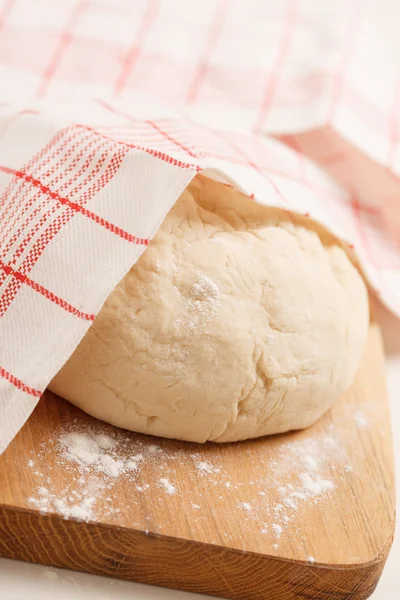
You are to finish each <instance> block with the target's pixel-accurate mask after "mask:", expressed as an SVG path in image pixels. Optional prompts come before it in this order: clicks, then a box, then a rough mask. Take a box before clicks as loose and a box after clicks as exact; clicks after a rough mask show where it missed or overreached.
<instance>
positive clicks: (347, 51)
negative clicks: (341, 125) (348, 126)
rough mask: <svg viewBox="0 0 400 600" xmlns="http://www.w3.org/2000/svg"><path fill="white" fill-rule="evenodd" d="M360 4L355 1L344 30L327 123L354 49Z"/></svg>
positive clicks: (333, 114)
mask: <svg viewBox="0 0 400 600" xmlns="http://www.w3.org/2000/svg"><path fill="white" fill-rule="evenodd" d="M348 6H351V3H350V2H349V3H348ZM361 6H362V0H359V1H358V2H356V3H355V8H354V12H352V13H351V14H350V20H349V24H348V28H347V30H346V33H345V35H344V36H343V39H345V40H347V43H346V44H344V50H343V54H342V58H341V60H340V62H339V65H338V68H337V71H336V74H335V76H334V79H333V91H332V101H331V105H330V108H329V112H328V123H332V121H333V117H334V116H335V111H336V108H337V105H338V103H339V100H340V96H341V93H342V89H343V85H344V82H345V78H346V71H347V68H348V66H349V64H350V59H351V55H352V53H353V51H354V46H355V40H356V32H357V31H358V32H359V31H360V25H361V16H360V10H361Z"/></svg>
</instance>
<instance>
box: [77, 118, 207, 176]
mask: <svg viewBox="0 0 400 600" xmlns="http://www.w3.org/2000/svg"><path fill="white" fill-rule="evenodd" d="M76 127H82V128H83V129H87V131H92V132H93V133H95V134H96V135H98V136H100V137H102V138H104V139H106V140H110V142H115V143H116V144H121V145H122V146H126V147H127V148H132V149H133V150H140V151H142V152H146V153H147V154H150V155H151V156H154V157H155V158H159V159H160V160H162V161H164V162H166V163H169V164H171V165H174V166H175V167H180V168H181V169H194V170H195V171H196V172H197V173H198V172H199V171H201V170H202V169H201V167H199V166H198V165H194V164H190V163H185V162H183V161H182V160H178V159H176V158H173V157H172V156H169V154H165V152H161V151H160V150H154V149H153V148H146V147H145V146H138V145H137V144H131V143H129V142H124V141H123V140H119V139H117V138H113V137H111V136H110V135H106V134H105V133H103V132H101V131H97V130H96V129H94V127H90V126H89V125H83V124H79V123H77V124H76Z"/></svg>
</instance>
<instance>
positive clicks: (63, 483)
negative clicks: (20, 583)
mask: <svg viewBox="0 0 400 600" xmlns="http://www.w3.org/2000/svg"><path fill="white" fill-rule="evenodd" d="M71 430H72V431H81V430H84V431H91V432H97V433H99V432H105V433H107V434H109V435H112V436H113V438H114V440H115V441H116V442H118V443H120V453H121V456H122V454H124V456H125V458H127V457H129V456H130V455H131V454H136V455H137V453H138V452H140V453H141V454H142V455H143V457H144V458H143V460H141V461H139V462H140V465H139V468H138V469H137V470H136V471H133V472H129V473H122V474H121V475H119V476H118V477H108V478H106V485H105V487H103V488H101V489H97V491H96V492H95V496H96V498H95V500H96V501H95V510H94V514H93V516H92V518H91V520H90V522H80V521H77V520H76V519H73V518H70V519H69V520H65V519H64V518H63V516H62V515H60V514H57V510H56V509H55V508H54V506H52V504H51V503H50V509H49V512H48V514H41V513H40V511H39V509H38V508H37V507H35V504H34V501H36V500H37V499H38V498H40V492H39V490H40V489H41V488H43V487H45V488H46V490H48V491H49V492H50V495H51V496H52V497H63V496H65V494H66V490H68V494H70V492H71V490H73V491H77V492H78V493H79V492H80V487H82V488H85V487H86V488H87V486H90V485H92V484H93V482H96V481H97V482H98V480H99V478H101V477H102V475H101V474H99V473H98V472H96V471H95V469H94V468H89V469H88V471H87V472H86V473H84V475H83V476H82V469H80V468H79V467H78V466H77V465H76V464H75V463H73V462H71V461H68V460H66V459H65V456H64V455H63V454H62V452H61V448H60V442H59V440H60V436H62V435H63V434H64V433H65V432H66V431H71ZM28 461H32V462H28ZM314 463H315V464H314ZM304 477H306V479H304ZM307 478H308V479H307ZM162 479H167V480H168V482H170V483H171V484H172V485H173V488H174V493H167V491H166V489H165V486H163V485H161V483H160V482H161V480H162ZM308 480H309V481H311V483H312V484H315V483H316V484H318V485H317V489H316V490H314V489H313V487H312V486H311V491H310V489H308V488H309V487H310V486H308V487H307V481H308ZM304 481H306V484H305V487H304ZM321 481H322V482H331V483H330V485H327V486H326V490H325V491H323V492H321V491H320V487H318V486H319V484H320V483H321ZM290 486H292V487H291V488H290ZM317 492H318V493H317ZM107 498H108V500H107ZM32 499H33V500H32ZM32 502H33V503H32ZM394 506H395V502H394V477H393V464H392V446H391V433H390V423H389V415H388V406H387V399H386V389H385V377H384V362H383V351H382V344H381V339H380V333H379V330H378V328H377V326H375V325H372V326H371V330H370V336H369V340H368V344H367V348H366V351H365V355H364V358H363V362H362V365H361V368H360V370H359V373H358V375H357V378H356V381H355V383H354V385H353V386H352V388H351V390H350V391H349V392H348V393H347V394H346V396H345V397H344V398H342V400H341V401H340V402H339V403H338V404H337V405H336V406H335V407H334V408H333V410H331V411H330V413H329V414H327V415H326V416H325V417H324V418H323V419H321V420H320V421H319V422H318V423H317V424H316V425H315V426H314V427H312V428H310V429H308V430H307V431H303V432H294V433H290V434H285V435H281V436H274V437H272V438H266V439H261V440H255V441H249V442H244V443H240V444H228V445H216V444H208V445H205V446H197V445H194V444H188V443H179V442H174V441H171V440H162V439H156V438H151V437H146V436H142V435H137V434H133V433H129V432H125V431H122V430H117V429H116V428H114V427H112V426H108V425H105V424H103V423H100V422H98V421H96V420H95V419H93V418H91V417H89V416H87V415H85V414H84V413H82V412H81V411H79V410H78V409H77V408H75V407H73V406H72V405H70V404H69V403H67V402H65V401H63V400H61V399H59V398H57V397H56V396H54V395H53V394H50V393H48V394H46V395H45V398H43V399H42V401H41V402H40V403H39V405H38V407H37V409H36V410H35V411H34V413H33V415H32V417H31V418H30V420H29V422H28V423H27V424H26V425H25V427H24V428H23V430H22V431H21V432H20V433H19V434H18V436H17V437H16V439H15V440H14V441H13V443H12V444H11V445H10V447H9V448H8V449H7V451H6V452H5V453H4V455H3V456H2V457H0V555H2V556H6V557H9V558H15V559H20V560H26V561H31V562H38V563H42V564H46V565H53V566H58V567H66V568H70V569H75V570H79V571H87V572H90V573H96V574H103V575H109V576H113V577H119V578H121V579H127V580H134V581H140V582H144V583H152V584H156V585H161V586H165V587H172V588H177V589H184V590H189V591H194V592H202V593H207V594H213V595H217V596H222V597H226V598H232V599H243V600H261V599H263V600H265V599H268V600H289V599H294V598H296V599H306V598H310V599H311V598H312V599H316V598H318V599H326V600H328V599H329V600H342V599H343V600H344V599H350V598H351V599H353V598H354V599H356V600H362V599H364V598H367V597H368V596H369V595H370V594H371V593H372V592H373V590H374V588H375V586H376V583H377V581H378V579H379V577H380V574H381V571H382V569H383V566H384V563H385V560H386V558H387V555H388V552H389V550H390V546H391V542H392V538H393V531H394ZM279 507H281V508H279ZM280 528H281V530H280ZM310 557H313V559H315V563H313V564H310V563H309V562H308V561H309V559H310Z"/></svg>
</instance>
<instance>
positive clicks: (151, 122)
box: [96, 99, 197, 158]
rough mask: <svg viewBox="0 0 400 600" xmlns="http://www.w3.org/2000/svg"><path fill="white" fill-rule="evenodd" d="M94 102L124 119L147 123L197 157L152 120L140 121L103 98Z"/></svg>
mask: <svg viewBox="0 0 400 600" xmlns="http://www.w3.org/2000/svg"><path fill="white" fill-rule="evenodd" d="M96 102H97V103H98V104H100V105H101V106H103V108H105V109H106V110H108V111H110V112H112V113H113V114H115V115H118V116H120V117H124V118H125V119H128V121H133V122H134V123H143V124H144V123H147V124H148V125H150V127H152V128H153V129H155V130H156V131H158V133H160V134H161V135H162V136H163V137H164V138H165V139H166V140H168V141H169V142H172V143H173V144H174V145H175V146H177V147H178V148H179V149H180V150H183V151H184V152H186V153H187V154H189V156H191V157H192V158H197V156H196V155H195V154H194V153H193V152H192V151H191V150H190V148H188V147H187V146H184V145H183V144H182V143H181V142H179V141H178V140H176V139H175V138H173V137H172V136H171V135H169V134H168V133H167V132H166V131H164V130H163V129H161V128H160V127H159V125H156V123H154V121H148V120H146V121H141V120H140V119H136V118H135V117H133V116H132V115H129V114H128V113H126V112H125V111H122V110H117V109H115V108H114V107H113V106H111V105H110V104H108V103H107V102H104V100H100V99H99V100H96Z"/></svg>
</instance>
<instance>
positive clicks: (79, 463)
mask: <svg viewBox="0 0 400 600" xmlns="http://www.w3.org/2000/svg"><path fill="white" fill-rule="evenodd" d="M104 428H106V429H107V430H108V431H111V432H112V433H111V434H106V433H104V431H102V430H104ZM338 440H340V436H339V435H336V432H335V430H334V428H333V426H332V427H331V430H330V431H329V433H328V434H325V435H322V436H319V437H318V436H316V437H313V438H311V437H307V438H306V439H300V440H299V439H296V437H289V438H286V440H283V441H282V443H281V444H280V445H279V448H278V450H277V451H276V452H275V455H274V458H273V459H271V458H270V457H269V456H268V454H267V453H265V454H263V452H262V451H261V452H260V454H259V456H258V457H257V462H256V464H255V465H254V468H253V470H252V477H251V480H247V479H246V478H245V473H246V468H247V467H245V465H247V466H248V458H247V455H248V454H251V455H252V454H253V451H250V450H249V449H246V446H244V447H243V446H240V445H238V446H237V449H238V459H237V469H238V470H237V472H238V473H240V472H241V473H243V478H244V479H243V480H242V481H241V480H240V478H239V479H236V480H234V481H232V475H231V473H229V475H230V478H228V477H227V474H226V473H224V469H223V467H222V465H221V463H219V461H218V452H216V453H214V454H213V455H212V456H211V455H210V454H209V453H207V454H206V456H207V458H206V459H205V454H204V452H203V450H202V449H199V450H197V451H193V446H191V445H180V444H177V445H176V449H175V450H174V446H173V445H171V443H170V442H165V443H164V442H163V441H160V444H159V445H158V444H149V443H148V442H149V438H146V437H144V436H135V435H130V434H128V433H124V432H123V431H121V430H116V429H113V428H111V427H110V428H107V426H103V425H101V424H99V425H97V424H96V425H93V427H92V428H91V429H90V430H82V428H78V427H76V426H73V427H71V428H70V429H69V430H66V431H65V432H64V433H62V435H60V436H59V437H57V438H56V439H54V440H50V441H49V442H48V443H47V444H44V445H43V446H42V447H41V449H40V451H39V452H38V453H37V455H33V452H32V455H33V456H32V458H30V459H29V460H28V461H27V465H28V468H29V469H31V470H32V473H33V474H34V475H36V478H37V480H38V486H37V488H36V490H35V494H33V495H32V497H30V498H28V499H27V502H28V504H29V505H31V506H34V507H36V508H37V509H39V510H40V511H41V512H43V513H45V514H51V513H53V514H54V513H57V514H60V515H62V516H63V517H64V518H65V519H72V518H73V519H78V520H83V521H91V520H96V519H97V518H98V516H99V515H102V517H108V518H110V519H111V522H113V519H116V518H117V515H118V513H120V512H121V511H124V512H125V511H129V514H130V515H132V519H134V518H135V514H137V515H138V525H139V526H140V525H141V524H142V522H143V521H142V519H143V517H140V514H141V513H142V511H143V508H144V507H145V506H146V504H147V501H146V502H145V503H144V502H142V501H141V499H140V497H141V495H146V494H149V496H148V499H149V501H150V499H151V503H154V504H155V505H157V504H164V503H165V502H168V503H170V502H175V504H174V505H172V507H171V508H172V509H173V510H182V508H181V505H180V500H179V498H180V494H181V493H185V494H186V497H187V498H188V501H189V502H188V503H187V507H188V508H187V509H185V510H188V513H189V514H188V515H187V516H188V519H190V521H191V522H192V523H193V524H196V523H202V521H203V520H207V519H208V518H209V514H210V511H211V510H212V506H211V505H210V503H212V502H213V498H214V499H215V501H216V502H218V503H219V505H220V506H221V504H222V505H224V504H226V505H227V506H229V510H230V511H233V515H232V518H234V519H235V518H236V519H237V521H238V522H243V526H244V527H246V526H249V527H250V524H251V527H253V529H252V531H253V532H254V534H255V535H257V531H258V532H259V534H260V535H263V539H264V540H265V539H268V536H271V547H272V548H273V549H274V550H277V549H278V548H279V544H280V543H281V541H282V540H283V539H285V536H292V535H293V534H294V533H296V532H297V529H296V528H297V515H298V514H299V513H300V512H302V513H303V512H304V511H307V510H309V508H310V507H311V506H312V505H313V504H314V503H316V502H321V501H324V502H329V501H330V497H331V495H333V494H334V493H335V489H336V486H337V482H336V477H339V475H336V473H340V477H343V476H344V474H346V473H348V475H347V476H349V477H351V476H352V473H351V471H352V465H351V461H350V460H349V456H347V454H346V453H345V452H344V450H343V448H342V447H341V446H340V443H339V441H338ZM254 443H255V444H257V442H254ZM51 447H53V448H55V449H56V450H57V452H58V454H57V456H58V464H57V465H55V466H54V467H53V472H54V471H56V472H57V471H61V472H67V473H68V476H67V477H61V478H60V477H54V480H53V477H52V475H53V472H52V471H50V468H48V465H47V463H46V455H47V453H48V452H50V450H51ZM247 448H249V446H247ZM51 452H52V453H53V452H54V450H51ZM244 459H246V460H245V461H244ZM182 461H185V462H186V463H187V464H188V468H187V476H185V481H184V482H182V485H181V482H180V480H179V478H178V476H177V472H181V471H177V464H178V463H181V462H182ZM242 461H243V462H242ZM327 465H329V470H327ZM149 467H151V468H150V469H149ZM149 472H151V473H152V475H151V480H149V481H146V475H147V473H149ZM327 472H329V473H330V474H331V475H330V476H329V478H327V477H326V474H327ZM121 479H123V480H124V481H125V482H126V484H124V485H125V486H126V485H131V486H132V488H131V489H132V492H133V493H132V495H131V498H130V499H129V500H128V501H127V505H126V506H119V505H118V500H117V497H118V494H114V492H113V489H114V486H115V485H116V484H117V483H118V482H119V481H121ZM60 481H68V484H67V485H64V487H63V486H62V484H61V483H60ZM39 482H40V483H39ZM60 486H61V487H60ZM201 490H203V492H202V491H201ZM204 490H206V491H204ZM238 490H240V491H239V493H240V494H241V498H242V500H241V501H240V502H237V493H238V492H237V491H238ZM245 490H251V496H249V497H248V498H246V497H243V494H244V491H245ZM271 492H273V493H271ZM203 494H204V495H203ZM235 511H236V513H237V514H236V517H235ZM148 519H149V518H147V520H148ZM152 521H154V515H153V516H152ZM115 522H116V521H115ZM246 524H248V525H246ZM154 526H155V527H156V529H157V531H162V528H163V523H157V522H156V523H155V525H154ZM254 527H255V529H254ZM221 535H223V536H224V539H227V540H229V539H230V538H231V536H232V534H231V532H230V531H229V529H227V530H226V531H225V532H221ZM212 543H218V540H216V541H214V542H212ZM303 550H304V560H308V562H309V563H310V564H312V561H315V559H313V557H310V556H309V552H308V553H307V548H306V547H304V549H303Z"/></svg>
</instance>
